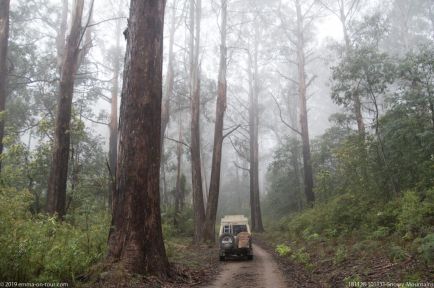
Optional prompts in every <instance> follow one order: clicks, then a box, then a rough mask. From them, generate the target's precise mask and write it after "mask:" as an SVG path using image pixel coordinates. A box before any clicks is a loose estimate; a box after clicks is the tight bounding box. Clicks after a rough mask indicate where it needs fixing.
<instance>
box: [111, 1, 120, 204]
mask: <svg viewBox="0 0 434 288" xmlns="http://www.w3.org/2000/svg"><path fill="white" fill-rule="evenodd" d="M119 3H121V2H119ZM121 9H122V7H121V5H119V10H118V11H119V12H120V11H121ZM115 37H116V45H115V48H114V53H113V78H112V89H111V94H112V95H111V111H110V127H109V129H110V137H109V165H110V172H111V175H110V177H111V179H110V183H109V193H108V195H109V197H108V205H109V208H110V209H111V207H112V197H113V195H112V190H113V183H114V182H115V179H114V178H115V177H116V161H117V156H118V94H119V72H120V71H119V70H120V57H121V45H120V40H121V39H120V38H121V21H120V20H117V21H116V28H115Z"/></svg>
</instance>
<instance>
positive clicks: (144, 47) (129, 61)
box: [108, 0, 169, 277]
mask: <svg viewBox="0 0 434 288" xmlns="http://www.w3.org/2000/svg"><path fill="white" fill-rule="evenodd" d="M164 8H165V1H164V0H158V1H156V0H131V4H130V16H129V24H128V33H126V34H127V50H126V56H125V68H124V79H123V87H122V102H121V110H120V122H119V123H120V124H119V139H120V141H119V152H118V159H119V161H118V163H117V173H116V189H115V191H114V193H113V208H114V209H113V215H112V228H111V230H110V234H109V241H108V246H109V254H108V257H109V259H110V260H112V261H115V262H119V263H120V264H121V265H122V266H123V267H124V268H125V269H126V270H127V271H128V272H131V273H138V274H152V275H157V276H160V277H166V276H167V273H168V269H169V264H168V260H167V257H166V252H165V249H164V243H163V234H162V229H161V215H160V192H159V179H160V178H159V173H160V157H161V156H160V152H161V151H160V149H161V142H160V139H161V138H160V136H161V135H160V134H161V102H162V88H161V87H162V58H163V55H162V54H163V25H164Z"/></svg>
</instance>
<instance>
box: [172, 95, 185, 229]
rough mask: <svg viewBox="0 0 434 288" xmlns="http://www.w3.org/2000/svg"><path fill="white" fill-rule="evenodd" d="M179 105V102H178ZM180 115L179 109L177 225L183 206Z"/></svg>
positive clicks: (176, 193)
mask: <svg viewBox="0 0 434 288" xmlns="http://www.w3.org/2000/svg"><path fill="white" fill-rule="evenodd" d="M179 106H180V104H179ZM182 129H183V128H182V117H181V110H180V111H179V119H178V143H177V147H176V184H175V215H174V217H173V223H174V224H175V226H176V225H178V216H179V213H180V212H181V209H182V208H183V203H182V201H183V195H182V193H183V191H181V189H182V187H181V167H182V154H183V148H182V141H183V139H182V138H183V137H182Z"/></svg>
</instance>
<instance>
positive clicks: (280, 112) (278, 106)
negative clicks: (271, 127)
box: [270, 93, 301, 135]
mask: <svg viewBox="0 0 434 288" xmlns="http://www.w3.org/2000/svg"><path fill="white" fill-rule="evenodd" d="M270 95H271V97H272V98H273V100H274V102H275V103H276V105H277V109H279V116H280V120H281V121H282V123H283V124H285V126H286V127H288V128H289V129H291V130H292V131H294V132H295V133H297V134H298V135H301V132H300V131H298V130H297V129H295V128H294V127H292V126H291V125H289V124H288V123H287V122H286V121H285V120H284V119H283V116H282V109H280V105H279V103H278V102H277V99H276V98H275V97H274V95H273V94H272V93H271V94H270Z"/></svg>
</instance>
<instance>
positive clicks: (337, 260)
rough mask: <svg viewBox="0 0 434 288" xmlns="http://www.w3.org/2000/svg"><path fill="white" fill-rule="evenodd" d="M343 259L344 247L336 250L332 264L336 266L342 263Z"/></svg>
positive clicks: (345, 253)
mask: <svg viewBox="0 0 434 288" xmlns="http://www.w3.org/2000/svg"><path fill="white" fill-rule="evenodd" d="M345 259H347V249H346V248H345V246H339V247H338V248H337V249H336V252H335V257H334V258H333V264H335V265H336V264H339V263H342V262H343V261H345Z"/></svg>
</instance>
